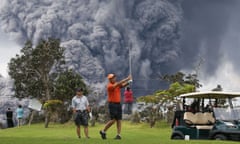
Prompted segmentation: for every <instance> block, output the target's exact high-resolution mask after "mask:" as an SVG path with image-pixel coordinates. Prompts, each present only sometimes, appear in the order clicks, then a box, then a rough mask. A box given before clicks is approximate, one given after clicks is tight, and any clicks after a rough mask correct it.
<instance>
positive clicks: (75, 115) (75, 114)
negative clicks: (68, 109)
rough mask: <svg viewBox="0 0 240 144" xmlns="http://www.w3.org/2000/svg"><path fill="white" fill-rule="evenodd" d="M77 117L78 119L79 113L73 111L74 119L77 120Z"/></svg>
mask: <svg viewBox="0 0 240 144" xmlns="http://www.w3.org/2000/svg"><path fill="white" fill-rule="evenodd" d="M76 119H77V113H76V112H74V113H73V120H76Z"/></svg>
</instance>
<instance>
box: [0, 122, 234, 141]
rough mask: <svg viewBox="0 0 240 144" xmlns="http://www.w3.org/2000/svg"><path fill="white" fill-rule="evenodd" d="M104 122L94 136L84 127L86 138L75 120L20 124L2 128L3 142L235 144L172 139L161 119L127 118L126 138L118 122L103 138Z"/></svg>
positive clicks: (94, 131) (123, 129)
mask: <svg viewBox="0 0 240 144" xmlns="http://www.w3.org/2000/svg"><path fill="white" fill-rule="evenodd" d="M103 126H104V125H103V124H96V126H94V127H89V135H90V137H91V138H90V139H86V138H85V137H84V134H83V129H81V131H82V138H81V139H78V138H77V136H76V133H75V126H74V124H73V123H67V124H62V125H60V124H50V125H49V128H44V125H43V124H33V125H31V126H22V127H20V128H17V127H16V128H10V129H4V130H0V143H1V144H186V143H187V144H219V143H221V144H235V143H237V142H232V141H215V140H212V141H210V140H190V141H184V140H170V138H169V137H170V135H171V129H170V127H169V126H168V125H166V124H165V123H157V124H156V126H155V127H154V128H150V127H149V125H147V124H132V123H130V122H123V125H122V140H114V139H113V138H114V137H115V135H116V126H115V125H114V126H113V127H111V128H110V129H109V131H108V132H107V139H106V140H102V139H101V138H100V135H99V130H100V129H102V128H103Z"/></svg>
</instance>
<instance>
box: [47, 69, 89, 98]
mask: <svg viewBox="0 0 240 144" xmlns="http://www.w3.org/2000/svg"><path fill="white" fill-rule="evenodd" d="M52 79H54V86H55V88H54V89H55V90H54V98H57V99H60V100H62V101H64V102H69V101H70V100H71V98H70V97H72V96H74V95H75V94H76V89H77V88H79V87H81V88H83V89H84V94H85V95H87V94H88V90H87V87H86V84H85V83H84V81H83V79H82V77H81V76H80V75H79V74H78V73H75V72H73V71H72V70H66V71H64V72H62V73H60V74H57V75H53V78H52Z"/></svg>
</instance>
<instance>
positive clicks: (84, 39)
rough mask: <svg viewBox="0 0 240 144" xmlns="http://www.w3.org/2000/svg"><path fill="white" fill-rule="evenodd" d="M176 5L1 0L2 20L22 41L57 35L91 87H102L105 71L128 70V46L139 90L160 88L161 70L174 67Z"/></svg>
mask: <svg viewBox="0 0 240 144" xmlns="http://www.w3.org/2000/svg"><path fill="white" fill-rule="evenodd" d="M180 6H181V5H180V1H170V0H169V1H168V0H148V1H141V0H131V1H129V0H118V1H112V0H81V1H77V0H68V1H66V0H58V1H53V0H42V1H38V0H33V1H28V0H2V2H1V7H0V23H1V28H2V29H3V30H4V31H5V32H6V33H8V34H9V35H10V36H11V37H14V38H15V39H16V41H17V42H18V43H19V44H21V45H23V44H24V43H25V42H26V40H32V41H33V42H34V43H37V42H38V41H39V39H41V38H48V37H54V38H60V39H61V41H62V46H64V47H66V48H67V50H66V53H65V56H66V61H67V65H68V67H69V68H72V69H74V70H76V71H77V72H79V73H80V74H81V75H82V76H83V77H84V78H85V79H86V80H87V81H88V82H89V83H90V84H94V86H95V87H102V86H103V87H104V85H103V83H105V82H106V75H107V73H116V74H117V75H118V77H119V78H123V76H127V75H128V72H129V63H128V58H129V55H128V52H129V51H128V49H129V47H131V50H132V51H131V54H132V72H133V77H134V87H135V91H136V93H138V92H139V93H143V92H148V91H153V90H156V88H159V87H160V85H159V81H160V79H159V75H160V74H161V73H163V72H167V71H168V72H169V71H174V70H176V69H177V67H176V68H175V66H171V65H170V64H172V63H173V61H174V60H175V59H176V58H177V57H178V53H179V46H178V45H179V43H178V42H179V39H180V22H181V18H182V9H181V7H180ZM166 68H169V69H166ZM153 83H155V84H154V85H153Z"/></svg>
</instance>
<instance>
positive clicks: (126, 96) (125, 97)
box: [124, 90, 133, 102]
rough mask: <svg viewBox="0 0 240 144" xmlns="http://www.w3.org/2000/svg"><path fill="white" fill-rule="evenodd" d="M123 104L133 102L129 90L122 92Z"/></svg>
mask: <svg viewBox="0 0 240 144" xmlns="http://www.w3.org/2000/svg"><path fill="white" fill-rule="evenodd" d="M124 102H133V93H132V91H131V90H129V91H128V90H125V92H124Z"/></svg>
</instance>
